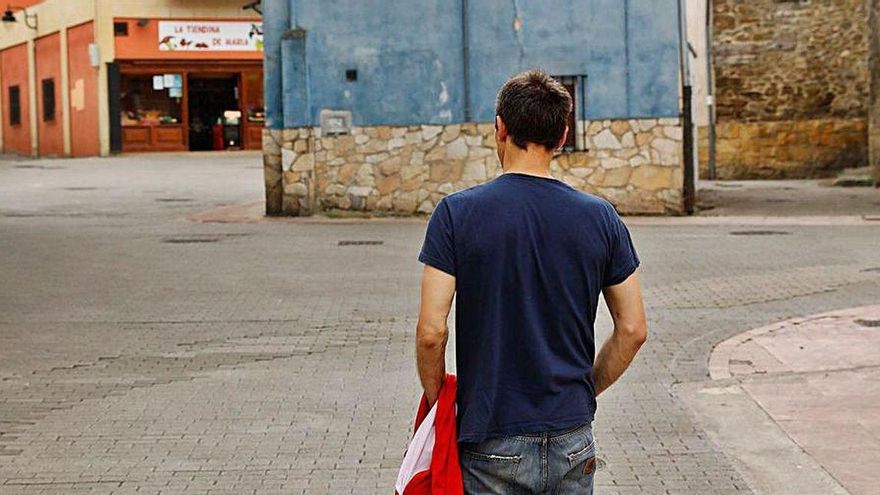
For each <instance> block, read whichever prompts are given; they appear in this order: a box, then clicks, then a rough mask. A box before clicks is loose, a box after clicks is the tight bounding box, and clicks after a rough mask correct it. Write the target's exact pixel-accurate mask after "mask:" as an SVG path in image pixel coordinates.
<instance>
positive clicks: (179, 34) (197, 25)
mask: <svg viewBox="0 0 880 495" xmlns="http://www.w3.org/2000/svg"><path fill="white" fill-rule="evenodd" d="M159 50H160V51H195V52H197V51H224V52H226V51H235V52H253V51H258V52H261V51H263V24H262V23H260V22H248V21H159Z"/></svg>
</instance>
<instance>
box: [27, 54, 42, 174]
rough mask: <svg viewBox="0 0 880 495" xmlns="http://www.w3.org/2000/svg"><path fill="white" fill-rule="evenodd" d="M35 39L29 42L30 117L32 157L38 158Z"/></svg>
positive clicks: (38, 135) (38, 136) (38, 134)
mask: <svg viewBox="0 0 880 495" xmlns="http://www.w3.org/2000/svg"><path fill="white" fill-rule="evenodd" d="M36 48H37V47H36V43H35V39H30V40H28V42H27V61H28V95H27V97H28V99H29V100H30V105H28V116H29V118H30V122H29V124H30V133H31V156H32V157H34V158H36V157H37V156H38V155H39V153H40V133H39V132H38V131H37V127H38V123H37V58H36V51H35V50H36Z"/></svg>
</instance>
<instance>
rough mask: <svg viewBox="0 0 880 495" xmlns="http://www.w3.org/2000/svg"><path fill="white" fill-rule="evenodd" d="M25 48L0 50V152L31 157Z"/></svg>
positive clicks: (25, 46) (17, 47)
mask: <svg viewBox="0 0 880 495" xmlns="http://www.w3.org/2000/svg"><path fill="white" fill-rule="evenodd" d="M27 48H28V47H27V44H26V43H21V44H18V45H15V46H11V47H9V48H5V49H3V50H0V71H2V72H0V74H2V78H0V82H2V86H3V98H2V99H0V102H2V109H3V126H2V129H3V151H6V152H10V153H17V154H20V155H30V154H31V128H30V127H31V124H30V120H31V119H30V98H29V97H28V94H29V93H30V84H29V78H28V56H27Z"/></svg>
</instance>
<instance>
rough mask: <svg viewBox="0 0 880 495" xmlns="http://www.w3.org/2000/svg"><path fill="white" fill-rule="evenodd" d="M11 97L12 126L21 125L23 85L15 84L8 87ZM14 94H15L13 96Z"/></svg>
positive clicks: (10, 115) (10, 114)
mask: <svg viewBox="0 0 880 495" xmlns="http://www.w3.org/2000/svg"><path fill="white" fill-rule="evenodd" d="M6 91H7V96H8V98H9V125H10V126H12V127H15V126H20V125H21V86H20V85H18V84H13V85H10V86H8V87H7V89H6ZM13 95H14V96H15V97H14V98H13Z"/></svg>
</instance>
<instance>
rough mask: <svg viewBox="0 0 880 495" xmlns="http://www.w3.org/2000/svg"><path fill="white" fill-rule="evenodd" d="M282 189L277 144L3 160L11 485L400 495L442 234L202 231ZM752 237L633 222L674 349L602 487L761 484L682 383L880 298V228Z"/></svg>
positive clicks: (624, 408) (610, 445)
mask: <svg viewBox="0 0 880 495" xmlns="http://www.w3.org/2000/svg"><path fill="white" fill-rule="evenodd" d="M22 164H25V165H28V167H27V168H17V167H18V166H19V165H22ZM53 167H54V168H53ZM206 170H209V171H210V174H206V173H205V171H206ZM89 188H95V189H89ZM261 188H262V177H261V168H260V166H259V156H258V155H255V154H233V155H208V156H207V158H206V157H205V156H204V155H192V156H190V155H163V156H156V157H142V156H132V157H122V158H113V159H106V160H76V161H36V162H31V161H27V162H14V161H6V160H4V161H0V274H2V280H3V283H2V284H0V493H3V494H4V495H5V494H42V493H102V494H103V493H106V494H109V493H120V494H121V493H138V494H142V493H153V494H158V493H230V494H232V493H235V494H241V493H261V494H269V493H288V494H289V493H308V494H388V493H391V491H392V486H393V481H394V479H395V476H396V472H397V469H398V467H399V463H400V461H401V457H402V452H403V449H404V447H405V445H406V442H407V439H408V436H409V434H410V429H411V422H412V417H413V414H414V412H415V405H416V400H417V398H418V394H419V387H418V380H417V376H416V371H415V366H414V352H413V348H414V339H413V328H414V325H415V317H416V311H417V303H418V277H419V273H420V265H419V264H418V263H417V261H416V260H415V256H416V253H417V250H418V248H419V245H420V241H421V237H422V235H423V232H424V222H422V221H419V220H413V221H384V222H383V221H378V222H376V221H373V222H370V221H367V222H360V223H344V224H340V223H334V224H326V223H314V222H293V221H288V222H276V223H250V224H198V223H191V222H187V221H185V220H184V218H185V217H186V216H187V215H189V214H192V213H195V212H198V211H202V210H206V209H209V208H214V207H218V206H223V205H229V204H236V203H243V202H246V201H254V200H257V201H258V200H259V199H260V197H261V194H262V190H261ZM180 199H188V200H187V201H180ZM733 230H742V229H740V228H739V227H736V228H732V227H730V226H675V225H664V226H650V225H639V226H636V227H633V236H634V239H635V242H636V243H637V245H638V247H639V250H640V254H641V257H642V261H643V269H642V275H643V280H644V285H645V288H646V294H647V303H648V311H649V318H650V322H651V336H650V340H649V342H648V344H647V346H646V347H645V349H644V351H643V353H642V354H641V355H640V356H639V358H638V360H637V362H636V363H635V365H634V366H633V368H632V370H631V371H630V373H628V374H627V375H626V376H625V377H624V378H623V380H622V381H621V382H620V383H619V384H617V385H616V386H615V387H614V388H612V389H611V390H610V391H609V392H608V393H607V394H606V395H603V396H602V398H601V400H600V410H599V414H598V417H597V420H596V423H595V429H596V436H597V441H598V445H599V451H600V456H601V457H602V458H603V459H604V461H605V464H606V465H605V467H604V469H602V470H601V471H599V473H598V475H597V493H599V494H609V495H610V494H616V495H623V494H642V493H648V494H654V493H665V494H675V493H679V494H683V493H700V494H716V493H717V494H740V493H751V490H750V489H749V487H748V486H746V484H745V483H744V481H743V480H742V478H741V476H740V475H739V474H738V472H737V471H736V469H735V468H734V466H733V465H732V464H731V462H730V461H729V460H728V459H727V458H726V457H725V455H724V454H723V452H720V451H719V450H718V449H717V448H716V447H715V446H714V445H713V444H712V443H711V442H710V441H709V440H708V439H707V436H706V434H705V433H704V432H703V431H702V430H701V429H700V428H699V427H698V426H697V424H696V423H695V422H694V421H693V420H692V419H691V418H690V417H689V416H688V413H687V412H686V409H685V408H684V406H683V405H682V404H681V403H680V402H679V401H678V400H677V399H676V398H675V396H674V395H673V393H672V392H671V386H672V385H673V384H674V383H676V382H681V381H697V380H705V379H706V378H707V376H708V373H707V358H708V355H709V351H710V350H711V348H712V346H713V345H714V344H715V343H717V342H720V341H722V340H724V339H726V338H728V337H730V336H732V335H735V334H738V333H740V332H742V331H745V330H748V329H750V328H755V327H759V326H762V325H766V324H768V323H771V322H774V321H780V320H783V319H788V318H792V317H796V316H802V315H807V314H814V313H817V312H821V311H827V310H832V309H838V308H845V307H851V306H857V305H864V304H870V303H872V302H876V301H877V300H878V297H880V272H878V271H875V270H871V269H872V268H877V267H880V251H878V250H877V248H876V246H877V238H878V234H880V231H878V229H877V228H876V227H855V226H847V227H844V226H833V227H790V228H789V227H786V228H785V230H786V231H788V232H789V234H788V235H779V236H741V235H737V236H735V235H730V232H731V231H733ZM169 240H174V241H177V242H169ZM340 241H382V244H357V243H354V244H345V243H343V244H344V245H340ZM608 326H609V320H608V317H607V315H606V314H605V313H603V314H602V316H601V317H600V322H599V327H601V328H602V330H601V332H600V333H601V335H602V336H604V335H607V333H608ZM600 338H601V336H600ZM451 345H454V340H453V342H451ZM450 366H452V363H451V360H450ZM743 434H748V432H743Z"/></svg>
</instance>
